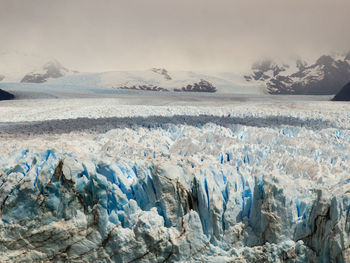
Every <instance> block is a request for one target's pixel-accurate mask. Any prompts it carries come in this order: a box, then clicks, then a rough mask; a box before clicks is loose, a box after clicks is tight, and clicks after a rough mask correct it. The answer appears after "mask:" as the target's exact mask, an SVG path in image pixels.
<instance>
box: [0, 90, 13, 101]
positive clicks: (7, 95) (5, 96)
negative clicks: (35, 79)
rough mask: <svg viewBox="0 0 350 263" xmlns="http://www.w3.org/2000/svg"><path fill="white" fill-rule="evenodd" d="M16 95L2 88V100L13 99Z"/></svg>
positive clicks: (0, 95)
mask: <svg viewBox="0 0 350 263" xmlns="http://www.w3.org/2000/svg"><path fill="white" fill-rule="evenodd" d="M14 98H15V96H14V95H13V94H11V93H9V92H7V91H4V90H2V89H0V100H12V99H14Z"/></svg>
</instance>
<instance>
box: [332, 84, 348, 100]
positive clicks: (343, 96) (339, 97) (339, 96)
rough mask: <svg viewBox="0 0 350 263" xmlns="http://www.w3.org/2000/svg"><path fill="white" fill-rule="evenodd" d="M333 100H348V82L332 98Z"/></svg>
mask: <svg viewBox="0 0 350 263" xmlns="http://www.w3.org/2000/svg"><path fill="white" fill-rule="evenodd" d="M332 100H333V101H350V82H349V83H348V84H346V85H345V86H344V87H343V88H342V89H341V90H340V91H339V92H338V94H337V95H335V96H334V98H333V99H332Z"/></svg>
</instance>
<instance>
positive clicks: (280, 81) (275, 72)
mask: <svg viewBox="0 0 350 263" xmlns="http://www.w3.org/2000/svg"><path fill="white" fill-rule="evenodd" d="M245 79H246V80H247V81H248V82H251V83H252V82H256V83H263V84H264V85H265V88H266V90H267V91H268V92H269V93H270V94H303V95H331V94H336V93H337V92H338V91H339V90H340V89H341V88H342V87H343V86H344V85H345V84H346V83H347V82H349V81H350V53H348V54H347V55H345V56H329V55H323V56H321V57H320V58H319V59H317V61H316V62H315V63H313V64H311V65H308V64H307V63H306V62H304V61H302V60H297V61H296V62H295V64H294V65H288V64H287V65H286V64H281V65H280V64H277V63H275V62H274V61H272V60H264V61H261V62H258V63H255V64H254V65H253V66H252V73H251V74H249V75H246V76H245Z"/></svg>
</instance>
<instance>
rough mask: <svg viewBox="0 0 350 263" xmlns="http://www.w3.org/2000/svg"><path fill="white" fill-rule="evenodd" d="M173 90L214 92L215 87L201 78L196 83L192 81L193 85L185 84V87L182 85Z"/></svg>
mask: <svg viewBox="0 0 350 263" xmlns="http://www.w3.org/2000/svg"><path fill="white" fill-rule="evenodd" d="M174 91H177V92H180V91H189V92H212V93H214V92H216V87H215V86H214V85H213V84H211V83H210V82H209V81H206V80H204V79H201V80H200V81H199V82H198V83H194V84H193V85H190V84H189V85H187V86H186V87H182V88H181V89H174Z"/></svg>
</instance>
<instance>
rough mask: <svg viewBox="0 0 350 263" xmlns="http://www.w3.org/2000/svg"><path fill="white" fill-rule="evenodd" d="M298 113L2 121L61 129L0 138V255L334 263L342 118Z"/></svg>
mask: <svg viewBox="0 0 350 263" xmlns="http://www.w3.org/2000/svg"><path fill="white" fill-rule="evenodd" d="M140 108H141V109H142V107H140ZM161 109H162V110H164V108H159V109H158V110H161ZM132 110H134V109H133V108H132ZM200 110H205V109H197V111H200ZM141 111H142V110H141ZM223 111H224V109H220V112H219V113H220V114H221V113H222V112H223ZM300 112H301V111H297V110H290V109H287V110H285V112H283V110H281V111H280V113H279V115H278V114H276V113H275V114H274V115H269V114H266V113H262V112H260V113H259V114H257V113H256V112H255V113H254V110H253V109H251V111H250V112H249V113H247V112H246V113H242V112H238V113H235V112H234V111H233V110H232V111H230V112H226V114H224V116H222V115H220V114H219V115H218V116H210V115H205V116H204V115H202V116H195V114H192V115H188V116H181V115H177V116H174V117H173V118H172V117H171V116H169V117H167V116H163V117H161V116H158V117H157V118H155V117H150V118H147V117H144V119H142V118H141V119H136V118H134V119H130V118H124V119H123V118H121V117H120V118H119V117H118V118H117V119H112V120H111V121H112V122H110V123H108V121H107V124H106V125H105V126H103V125H102V126H101V125H100V124H99V123H98V121H94V120H93V119H84V118H82V119H80V120H79V119H78V120H75V121H74V120H70V121H69V120H61V121H60V120H53V121H44V120H43V121H42V122H34V123H33V124H30V123H19V124H18V123H13V125H14V126H11V125H9V126H7V127H3V128H2V130H1V131H2V136H4V138H5V139H6V140H9V138H11V136H14V135H13V134H14V132H15V130H16V129H18V127H20V128H21V129H19V130H21V131H23V130H24V131H25V133H26V132H27V131H30V130H32V131H34V132H35V131H37V130H36V129H41V130H44V131H45V129H47V131H50V130H51V131H52V130H55V129H56V128H57V129H59V127H66V128H67V126H70V127H68V128H67V131H66V132H65V131H64V130H61V131H60V132H58V133H57V134H53V135H46V136H48V137H45V136H44V135H43V134H44V133H45V132H42V133H38V134H39V135H38V134H37V135H35V136H34V135H28V137H23V138H22V139H21V138H18V137H17V138H16V140H15V142H13V141H10V142H5V139H1V140H2V145H3V147H4V148H3V149H12V150H13V151H12V152H6V151H4V152H6V154H1V156H0V218H1V220H0V242H1V246H0V261H1V262H28V261H54V262H63V261H68V262H348V261H349V260H350V249H349V247H350V240H349V226H350V225H349V222H350V218H349V211H350V202H349V201H350V200H349V197H350V195H349V187H350V184H349V183H350V180H349V167H350V161H349V158H348V154H349V143H350V140H349V138H350V136H349V135H350V134H349V131H348V127H349V126H348V124H349V115H346V114H344V116H343V118H344V119H343V120H336V119H333V118H332V116H331V117H329V115H327V114H326V113H325V112H323V110H322V109H320V111H319V112H313V113H310V114H309V115H305V116H304V115H303V116H298V114H300ZM229 115H230V116H229ZM85 121H87V122H88V123H86V124H80V122H85ZM114 122H118V127H116V125H115V123H114ZM65 125H66V126H65ZM74 125H83V126H84V125H87V126H91V125H92V126H93V127H92V128H93V129H95V128H96V129H100V130H99V131H98V132H91V131H86V130H85V129H78V128H74ZM94 125H95V127H94ZM9 127H10V128H9ZM11 127H12V128H11ZM72 127H73V128H72ZM79 127H82V126H79ZM7 129H9V130H7ZM6 132H8V133H9V137H6ZM68 132H69V133H68ZM53 138H55V141H53Z"/></svg>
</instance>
